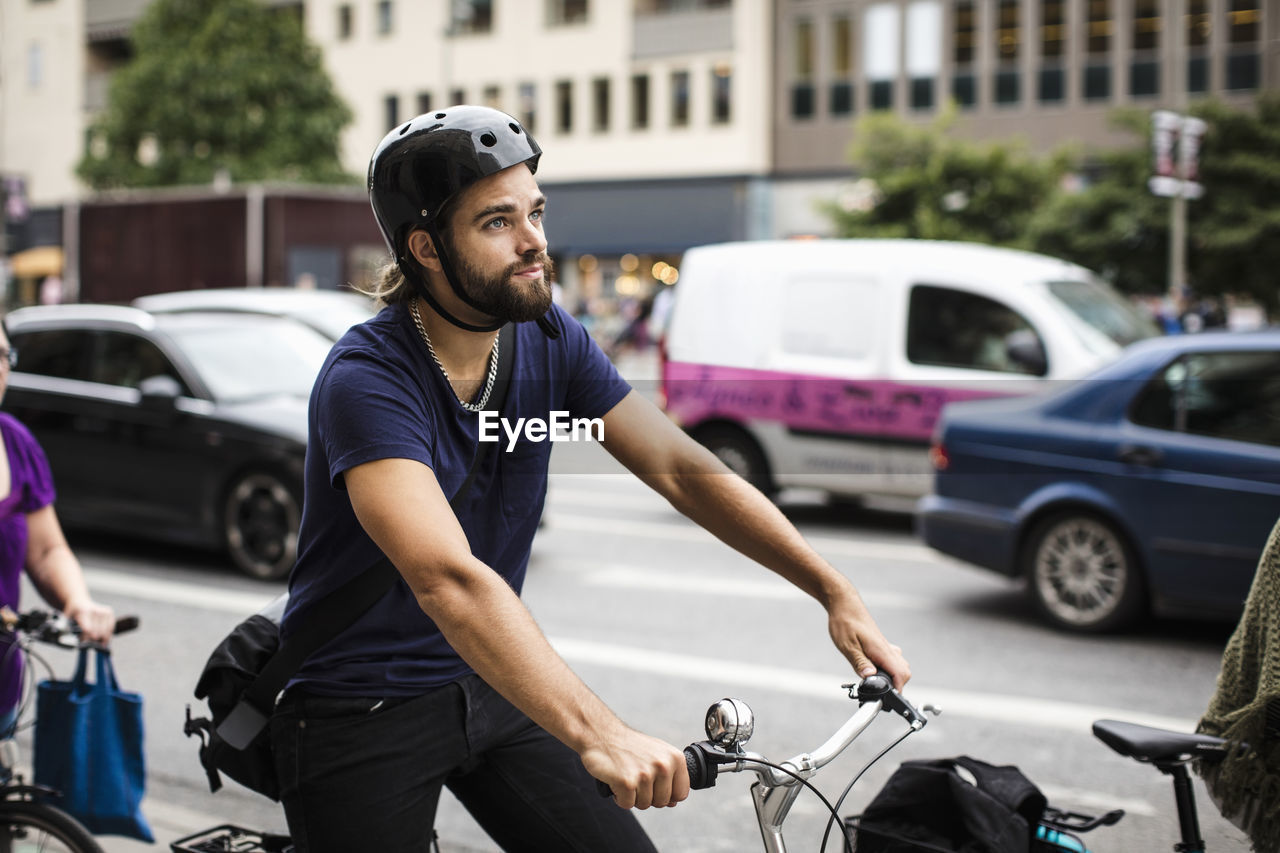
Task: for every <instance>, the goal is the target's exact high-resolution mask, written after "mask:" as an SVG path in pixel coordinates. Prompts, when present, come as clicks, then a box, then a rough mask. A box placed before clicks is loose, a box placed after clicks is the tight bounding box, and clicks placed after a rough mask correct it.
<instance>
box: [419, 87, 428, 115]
mask: <svg viewBox="0 0 1280 853" xmlns="http://www.w3.org/2000/svg"><path fill="white" fill-rule="evenodd" d="M429 112H431V93H430V92H419V93H418V115H425V114H427V113H429Z"/></svg>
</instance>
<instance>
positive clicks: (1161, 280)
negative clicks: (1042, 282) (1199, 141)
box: [1027, 111, 1169, 293]
mask: <svg viewBox="0 0 1280 853" xmlns="http://www.w3.org/2000/svg"><path fill="white" fill-rule="evenodd" d="M1112 120H1113V123H1114V124H1116V125H1118V126H1120V127H1121V128H1124V129H1128V130H1130V131H1132V132H1133V133H1134V134H1135V136H1136V139H1137V140H1138V142H1137V143H1136V144H1135V145H1134V146H1133V147H1130V148H1121V149H1114V150H1107V151H1096V152H1091V153H1089V154H1087V155H1082V156H1081V157H1080V159H1079V160H1077V161H1076V162H1074V163H1073V164H1072V165H1071V168H1072V169H1073V172H1074V173H1075V174H1076V175H1078V176H1079V178H1078V180H1079V182H1080V183H1081V185H1082V188H1081V189H1079V190H1072V189H1065V190H1064V191H1062V192H1058V193H1056V194H1054V196H1053V197H1052V198H1050V199H1048V200H1047V201H1046V203H1045V204H1044V205H1043V206H1041V208H1040V209H1039V210H1037V211H1036V214H1035V216H1033V217H1032V218H1031V220H1030V221H1029V222H1028V231H1027V245H1028V247H1029V248H1031V249H1032V250H1034V251H1037V252H1042V253H1044V254H1046V255H1052V256H1053V257H1057V258H1064V259H1066V260H1069V261H1072V262H1074V263H1077V264H1080V265H1081V266H1084V267H1087V268H1088V269H1091V270H1093V271H1094V272H1096V273H1098V274H1099V275H1101V276H1102V277H1103V278H1105V279H1107V280H1108V281H1110V282H1111V283H1112V284H1114V285H1115V286H1116V287H1117V288H1118V289H1119V290H1121V291H1124V292H1126V293H1156V292H1159V291H1161V290H1163V289H1164V286H1165V281H1166V278H1167V270H1168V268H1169V200H1168V199H1165V198H1160V197H1158V196H1155V195H1152V194H1151V192H1150V191H1149V190H1148V189H1147V179H1148V178H1150V177H1151V158H1150V156H1149V155H1148V150H1149V149H1148V147H1147V146H1146V141H1145V140H1146V134H1147V133H1148V130H1147V124H1148V122H1149V118H1148V116H1147V114H1146V113H1145V112H1138V111H1120V112H1117V113H1116V114H1115V115H1114V116H1113V118H1112Z"/></svg>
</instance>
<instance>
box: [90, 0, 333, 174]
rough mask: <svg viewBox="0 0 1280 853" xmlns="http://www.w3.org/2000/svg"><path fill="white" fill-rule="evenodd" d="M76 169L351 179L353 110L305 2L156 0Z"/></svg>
mask: <svg viewBox="0 0 1280 853" xmlns="http://www.w3.org/2000/svg"><path fill="white" fill-rule="evenodd" d="M132 44H133V51H134V57H133V59H132V60H131V61H130V62H129V63H128V64H126V65H125V66H124V67H122V68H121V69H120V70H119V71H118V72H116V74H115V76H114V78H113V79H112V82H111V87H110V91H109V94H108V104H107V108H106V110H105V112H104V113H103V114H102V116H101V117H100V118H99V119H98V120H97V121H96V122H95V123H94V124H93V125H92V127H91V128H90V131H89V134H88V138H87V144H86V151H85V155H84V157H83V158H82V159H81V161H80V164H79V166H78V169H77V172H78V174H79V175H80V177H81V178H82V179H83V180H85V181H86V182H87V183H88V184H89V185H90V186H93V187H94V188H97V189H105V188H112V187H154V186H165V185H174V184H202V183H208V182H210V181H211V180H213V178H214V176H215V175H217V174H219V173H220V172H225V174H226V175H227V176H228V177H230V179H231V180H233V181H261V180H286V181H303V182H314V183H328V182H337V181H350V180H352V178H351V177H350V176H349V175H346V174H345V173H344V172H343V171H342V168H341V166H340V163H339V156H338V138H339V134H340V132H341V130H342V128H343V127H344V126H345V125H346V124H348V123H349V122H350V121H351V111H350V109H349V108H348V107H347V106H346V104H344V103H343V102H342V101H341V100H340V99H339V98H338V96H337V94H336V93H335V92H334V89H333V86H332V84H331V82H330V80H329V78H328V75H327V74H326V72H325V71H324V68H323V65H322V63H321V59H320V53H319V51H318V50H317V49H316V48H315V47H314V46H313V45H311V44H310V43H309V42H307V40H306V38H305V36H304V33H303V30H302V24H301V21H300V20H299V18H298V16H297V14H296V13H293V12H290V11H286V10H279V9H272V8H269V7H267V6H266V5H264V4H262V3H260V2H257V0H156V2H154V3H152V4H151V5H150V6H149V7H148V8H147V10H146V12H145V13H144V14H143V16H142V17H141V18H140V19H139V20H138V22H137V24H136V26H135V29H134V32H133V36H132Z"/></svg>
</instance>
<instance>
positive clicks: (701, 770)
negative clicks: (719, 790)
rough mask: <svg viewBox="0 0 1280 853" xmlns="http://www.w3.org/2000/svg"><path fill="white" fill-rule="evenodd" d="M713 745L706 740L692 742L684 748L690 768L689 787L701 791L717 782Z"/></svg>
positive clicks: (685, 759) (686, 764)
mask: <svg viewBox="0 0 1280 853" xmlns="http://www.w3.org/2000/svg"><path fill="white" fill-rule="evenodd" d="M714 754H715V753H713V752H712V747H711V745H710V744H709V743H707V742H706V741H703V742H701V743H691V744H689V745H688V746H686V747H685V748H684V763H685V767H686V768H688V770H689V789H690V790H692V791H701V790H703V789H704V788H712V787H714V786H715V784H716V765H717V762H716V761H715V760H714V758H713V755H714Z"/></svg>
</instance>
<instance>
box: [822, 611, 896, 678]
mask: <svg viewBox="0 0 1280 853" xmlns="http://www.w3.org/2000/svg"><path fill="white" fill-rule="evenodd" d="M849 591H850V593H851V594H850V595H847V596H843V597H841V598H839V599H836V600H834V601H833V602H832V603H831V605H830V606H829V607H828V609H827V630H828V631H830V632H831V639H832V641H833V642H834V643H835V644H836V648H837V649H839V650H840V653H841V654H843V655H844V656H845V657H846V658H847V659H848V660H849V663H850V664H852V665H853V669H854V672H856V673H857V674H858V677H859V678H866V677H867V676H870V675H875V674H876V670H877V669H881V670H884V671H885V672H887V673H889V675H890V676H891V677H892V678H893V686H894V687H896V688H897V689H899V690H901V689H902V688H903V687H905V686H906V685H907V682H908V681H910V680H911V666H910V664H908V663H907V659H906V658H905V657H904V656H903V654H902V649H901V648H900V647H898V646H896V645H894V644H893V643H890V642H889V641H888V640H887V639H885V636H884V634H882V633H881V632H880V628H879V626H877V625H876V620H874V619H872V618H871V612H870V611H869V610H867V606H866V604H864V603H863V601H862V597H861V596H860V595H858V592H857V590H854V589H853V588H852V586H850V590H849Z"/></svg>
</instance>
